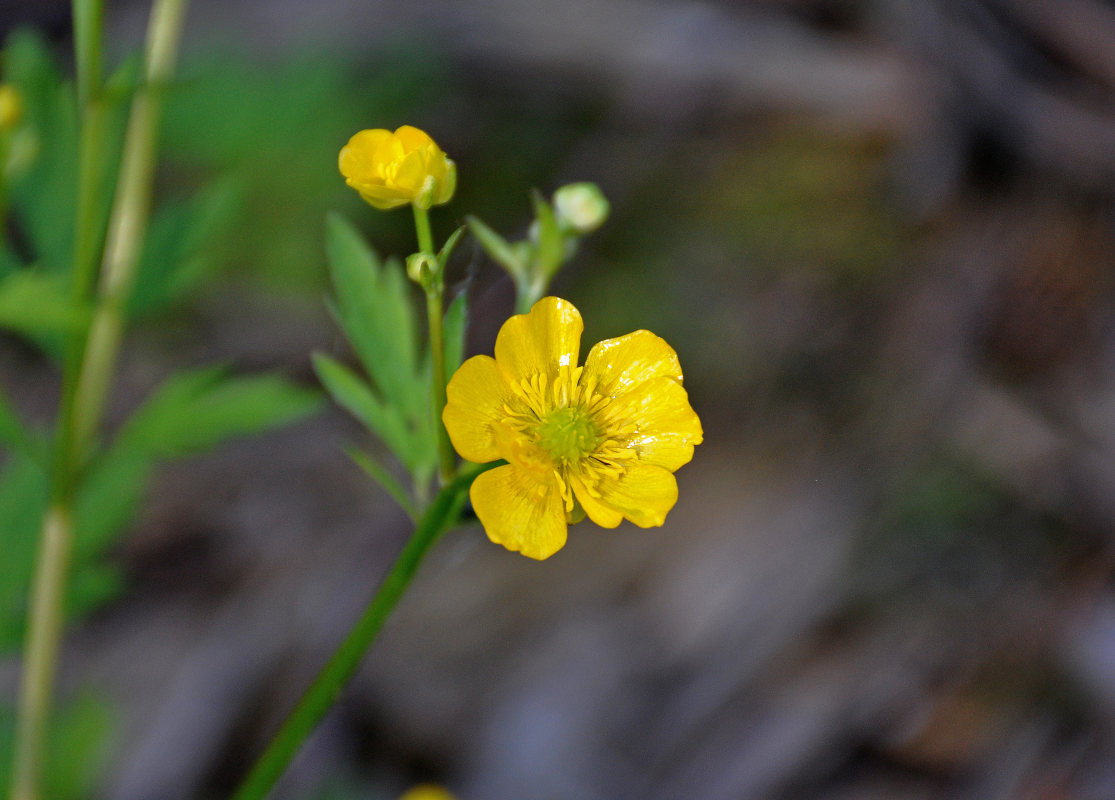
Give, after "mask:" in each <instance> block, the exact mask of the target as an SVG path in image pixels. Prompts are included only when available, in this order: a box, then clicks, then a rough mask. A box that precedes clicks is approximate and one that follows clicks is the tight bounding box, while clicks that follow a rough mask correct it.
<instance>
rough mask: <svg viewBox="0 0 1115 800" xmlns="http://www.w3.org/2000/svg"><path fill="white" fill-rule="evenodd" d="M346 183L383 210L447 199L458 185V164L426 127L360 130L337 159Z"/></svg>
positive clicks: (426, 207)
mask: <svg viewBox="0 0 1115 800" xmlns="http://www.w3.org/2000/svg"><path fill="white" fill-rule="evenodd" d="M338 165H339V166H340V169H341V174H342V175H344V176H345V183H347V184H348V185H349V186H351V187H352V188H353V189H355V190H356V191H358V192H360V196H361V197H363V198H364V199H365V200H366V201H367V202H368V203H370V204H371V205H373V206H375V207H376V208H379V209H384V210H386V209H389V208H397V207H398V206H405V205H407V204H413V205H415V206H417V207H419V208H422V209H428V208H429V207H430V206H438V205H441V204H442V203H448V202H449V198H451V197H452V196H453V191H454V190H455V189H456V188H457V165H456V164H454V163H453V161H452V160H451V159H450V158H448V157H447V156H446V155H445V153H443V152H442V150H441V148H440V147H438V146H437V144H435V143H434V140H433V139H431V138H430V137H429V135H428V134H427V133H426V132H425V131H420V130H419V129H418V128H414V127H411V126H410V125H404V126H402V127H401V128H399V129H398V130H396V131H395V132H394V133H392V132H391V131H389V130H385V129H383V128H376V129H375V130H365V131H360V132H359V133H357V134H356V135H355V136H353V137H352V138H351V139H349V140H348V144H346V145H345V146H344V147H343V148H341V154H340V157H339V158H338Z"/></svg>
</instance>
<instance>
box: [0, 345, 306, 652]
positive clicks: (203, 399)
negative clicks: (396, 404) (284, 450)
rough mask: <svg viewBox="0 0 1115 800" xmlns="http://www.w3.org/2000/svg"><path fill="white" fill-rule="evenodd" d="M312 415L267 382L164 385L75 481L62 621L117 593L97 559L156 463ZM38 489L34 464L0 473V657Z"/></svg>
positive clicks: (32, 531)
mask: <svg viewBox="0 0 1115 800" xmlns="http://www.w3.org/2000/svg"><path fill="white" fill-rule="evenodd" d="M320 406H321V396H320V395H319V394H318V393H317V392H313V391H310V390H307V389H302V388H299V387H296V386H293V385H291V384H290V383H288V382H286V381H285V380H283V379H282V378H280V377H278V376H275V375H260V376H252V377H235V376H231V375H228V374H226V372H225V371H224V370H223V369H221V368H216V367H210V368H207V369H201V370H197V371H195V372H187V373H181V374H179V375H175V376H174V377H172V378H170V379H168V380H167V381H166V382H165V383H164V384H163V385H162V386H161V387H160V388H159V389H157V390H156V391H155V392H154V393H152V395H151V396H150V397H149V398H148V399H147V401H146V402H145V403H144V404H143V405H142V406H141V407H140V408H139V409H137V410H136V412H135V413H134V414H132V416H131V417H130V418H129V419H128V421H127V422H126V423H125V424H124V425H123V427H122V428H121V429H120V431H119V433H118V435H117V436H116V438H115V439H114V440H113V442H112V443H111V445H110V446H109V447H107V448H106V449H105V450H103V451H102V452H100V453H99V454H97V455H96V457H95V458H94V459H93V461H92V462H91V463H90V464H89V466H88V468H87V469H86V470H85V472H84V474H83V477H82V481H81V483H80V485H79V487H78V490H77V493H76V497H75V499H74V554H73V565H72V568H71V572H72V578H71V581H70V585H69V587H68V594H67V599H66V608H67V613H68V615H69V616H70V617H71V618H78V617H81V616H83V615H84V614H87V613H89V612H90V611H92V610H95V609H96V608H98V607H100V606H101V605H103V604H104V603H105V602H107V601H109V600H111V599H112V598H113V597H115V596H116V595H117V594H118V593H119V590H120V588H121V585H122V582H121V578H120V575H119V574H118V572H117V570H116V569H115V568H113V567H112V566H111V565H108V564H105V563H104V561H103V556H104V553H105V551H106V550H107V548H109V547H110V546H111V545H112V544H113V543H114V542H116V541H117V539H118V538H119V537H120V535H121V534H122V533H123V532H124V531H125V530H126V529H127V526H128V525H129V524H130V523H131V521H132V520H133V519H134V518H135V515H136V513H137V512H138V510H139V507H140V504H141V503H142V501H143V498H144V496H145V495H146V490H147V487H148V485H149V483H150V480H151V476H152V475H153V473H154V471H155V469H156V468H157V467H158V465H159V463H160V462H162V461H164V460H167V459H174V458H181V457H183V456H188V455H191V454H195V453H200V452H203V451H205V450H209V449H212V448H214V447H216V446H217V445H218V444H220V443H221V442H223V441H226V440H227V439H229V438H231V437H234V436H244V435H249V434H254V433H259V432H261V431H264V430H267V429H269V428H273V427H276V426H278V425H283V424H287V423H290V422H293V421H295V420H297V419H300V418H302V417H304V416H306V415H307V414H310V413H313V412H314V411H316V410H318V409H319V408H320ZM2 422H3V414H2V409H0V423H2ZM48 486H49V483H48V479H47V474H46V472H45V470H44V468H43V464H42V461H41V460H36V459H34V458H31V457H30V456H28V455H25V454H24V453H22V452H19V451H16V452H13V454H12V456H11V458H10V459H9V463H8V465H7V468H6V469H5V470H4V472H3V473H2V474H0V508H2V509H4V514H3V515H0V541H3V542H4V546H5V557H4V558H3V559H0V651H4V650H11V649H14V648H17V647H18V646H19V645H20V643H21V642H22V638H23V623H24V616H25V613H26V595H27V591H28V587H29V586H30V582H31V572H32V568H33V564H34V557H35V542H36V540H37V536H38V532H39V527H40V525H41V522H42V515H43V513H44V511H45V508H46V500H47V494H48Z"/></svg>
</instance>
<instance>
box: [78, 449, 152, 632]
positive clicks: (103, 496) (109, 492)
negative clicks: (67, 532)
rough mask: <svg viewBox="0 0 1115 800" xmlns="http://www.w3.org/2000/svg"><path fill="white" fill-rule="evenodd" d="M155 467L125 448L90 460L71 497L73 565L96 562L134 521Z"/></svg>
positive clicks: (146, 454)
mask: <svg viewBox="0 0 1115 800" xmlns="http://www.w3.org/2000/svg"><path fill="white" fill-rule="evenodd" d="M118 441H119V440H118ZM155 464H156V461H155V458H154V456H153V455H152V454H151V453H150V452H146V451H144V450H141V449H136V448H132V447H128V446H126V445H125V446H113V447H110V448H109V449H108V450H107V451H105V452H103V453H101V454H100V455H99V456H98V457H97V458H95V459H94V460H93V462H92V463H91V464H90V465H89V467H88V469H87V470H86V472H85V474H84V475H83V476H82V481H81V484H80V485H79V486H78V489H77V492H76V496H75V497H74V512H73V513H74V560H75V563H83V562H87V561H88V562H91V561H92V560H93V559H95V558H97V557H98V556H99V555H100V554H101V553H102V552H104V550H105V548H107V547H108V546H109V545H111V544H112V543H113V542H114V541H115V540H116V538H117V537H118V536H119V535H120V534H121V533H122V532H123V531H124V529H125V528H127V526H128V525H129V524H130V523H131V521H132V520H133V519H135V517H136V514H137V513H138V512H139V508H140V504H141V503H142V502H143V498H144V495H145V494H146V492H147V486H148V484H149V483H150V480H151V473H152V472H153V471H154V469H155ZM74 577H75V580H76V579H77V577H78V576H77V574H75V576H74ZM71 588H73V587H71ZM73 607H74V610H75V612H77V613H80V612H81V611H82V610H83V609H84V608H89V606H83V605H82V604H81V603H80V602H76V601H75V602H74V604H73Z"/></svg>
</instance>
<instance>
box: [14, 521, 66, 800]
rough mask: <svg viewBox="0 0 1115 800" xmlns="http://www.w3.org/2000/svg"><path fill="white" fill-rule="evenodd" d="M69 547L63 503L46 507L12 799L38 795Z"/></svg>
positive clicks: (31, 798)
mask: <svg viewBox="0 0 1115 800" xmlns="http://www.w3.org/2000/svg"><path fill="white" fill-rule="evenodd" d="M72 546H73V520H72V519H71V517H70V512H69V509H68V508H67V507H65V506H58V505H55V506H52V507H51V508H50V509H48V510H47V513H46V518H45V521H44V523H43V532H42V539H41V541H40V543H39V547H40V552H39V559H38V562H37V563H36V567H35V576H34V585H33V589H32V594H31V615H30V619H29V620H28V626H29V627H28V631H29V632H28V637H27V649H26V655H25V657H24V662H23V681H22V683H21V684H20V687H19V721H18V725H17V727H16V741H15V760H14V765H13V766H14V768H13V770H12V787H11V800H35V798H38V797H39V796H40V794H39V776H40V775H41V774H42V767H43V751H44V747H43V745H44V744H45V740H46V731H47V722H48V716H49V714H50V701H51V695H52V694H53V688H54V672H55V666H56V664H57V655H58V640H59V638H60V637H61V635H62V603H61V597H62V594H63V589H64V588H65V582H66V572H67V567H68V564H69V555H70V551H71V549H72Z"/></svg>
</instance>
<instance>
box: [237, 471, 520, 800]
mask: <svg viewBox="0 0 1115 800" xmlns="http://www.w3.org/2000/svg"><path fill="white" fill-rule="evenodd" d="M497 463H499V462H497ZM494 466H496V464H495V463H493V464H486V465H484V466H479V467H474V468H473V469H472V470H470V471H469V472H467V473H464V474H462V475H460V476H458V477H457V478H455V479H454V480H453V481H452V482H451V483H449V484H448V485H446V486H444V487H442V489H441V491H440V492H439V493H438V495H437V497H436V498H434V502H433V503H432V504H431V505H430V507H429V508H428V509H427V510H426V513H425V514H423V516H422V519H421V520H420V521H419V523H418V527H417V528H416V529H415V531H414V534H413V535H412V536H411V538H410V541H408V542H407V544H406V547H404V548H403V550H402V552H401V553H400V554H399V557H398V558H397V559H396V560H395V564H394V565H393V566H392V567H391V570H390V571H389V572H388V573H387V577H385V578H384V579H383V583H382V584H380V587H379V590H378V591H377V592H376V593H375V596H373V597H372V600H371V602H370V603H369V604H368V607H367V609H366V610H365V611H364V613H363V615H362V616H361V617H360V619H359V620H357V622H356V624H355V625H354V626H353V628H352V630H351V631H350V632H349V634H348V636H347V637H346V638H345V640H344V641H343V642H341V645H340V646H339V647H338V648H337V650H336V652H334V654H333V657H332V658H330V659H329V662H328V663H327V664H326V665H325V667H324V668H323V669H322V670H321V672H320V673H318V677H317V679H316V680H315V681H314V683H313V684H312V685H311V686H310V688H309V689H308V690H307V691H306V693H305V694H304V695H303V696H302V699H301V701H299V703H298V705H297V706H296V707H295V709H294V711H293V712H291V715H290V716H289V717H288V718H287V720H286V722H285V723H284V724H283V726H282V728H280V729H279V732H278V733H277V734H276V735H275V738H274V739H272V740H271V744H270V745H268V747H267V749H266V750H265V751H264V752H263V755H262V756H260V758H259V760H258V761H257V762H256V763H255V766H254V767H253V768H252V771H251V772H250V773H249V774H248V777H247V778H245V779H244V782H243V783H242V784H240V788H239V789H238V790H237V792H236V794H235V795H233V800H263V798H265V797H266V796H267V795H268V793H269V792H270V791H271V789H272V787H273V786H274V785H275V782H276V781H278V779H279V778H280V777H281V776H282V774H283V772H285V771H286V768H287V765H289V764H290V761H291V759H293V758H294V756H295V754H296V753H297V752H298V749H299V748H300V747H301V746H302V743H303V742H304V741H305V739H306V737H307V736H309V735H310V733H311V732H312V731H313V730H314V728H316V727H317V725H318V723H319V722H320V721H321V719H322V717H324V716H325V714H326V712H327V711H329V709H330V708H331V707H332V706H333V704H334V703H335V702H336V701H337V698H338V697H339V696H340V694H341V690H342V689H344V687H345V685H346V684H347V683H348V682H349V680H350V679H351V678H352V676H353V674H354V673H355V672H356V669H357V667H359V666H360V663H361V662H362V661H363V660H364V656H365V654H366V653H367V651H368V648H369V647H370V646H371V644H372V642H373V641H375V638H376V634H378V633H379V631H380V629H381V628H382V627H383V623H384V621H385V620H386V619H387V617H388V616H389V615H390V613H391V611H392V610H393V609H394V608H395V605H396V604H397V603H398V602H399V598H400V597H402V595H403V592H404V591H405V590H406V588H407V586H408V585H409V584H410V582H411V579H412V578H414V575H415V572H417V570H418V566H419V564H421V563H422V559H423V558H424V557H425V555H426V554H427V553H428V552H429V550H430V547H431V546H432V545H433V544H434V542H436V541H437V539H438V537H439V536H441V534H442V533H444V532H445V531H447V530H449V529H450V528H452V527H453V526H454V525H456V524H457V523H458V521H459V518H460V514H461V509H462V508H463V507H464V504H465V500H466V499H467V497H468V490H469V487H470V486H471V485H472V481H473V480H474V479H475V478H476V476H477V475H479V474H480V473H481V472H483V471H484V470H486V469H490V468H491V467H494Z"/></svg>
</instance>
